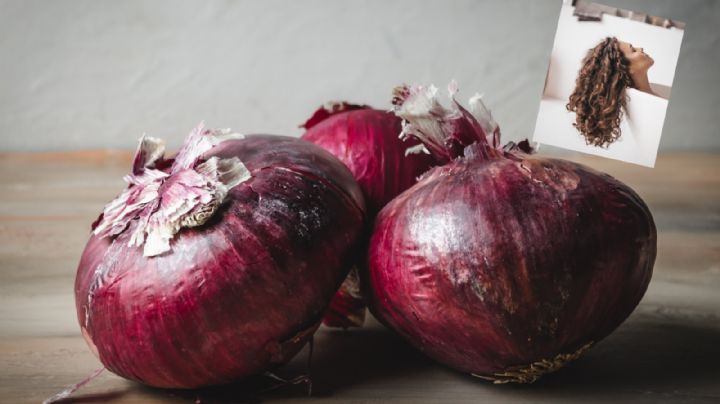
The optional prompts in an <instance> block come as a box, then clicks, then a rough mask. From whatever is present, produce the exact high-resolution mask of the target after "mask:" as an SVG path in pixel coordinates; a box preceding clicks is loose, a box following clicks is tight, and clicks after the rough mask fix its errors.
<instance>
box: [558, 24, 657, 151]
mask: <svg viewBox="0 0 720 404" xmlns="http://www.w3.org/2000/svg"><path fill="white" fill-rule="evenodd" d="M653 63H654V60H653V59H652V58H651V57H650V56H648V55H647V54H646V53H645V52H644V51H643V49H642V48H635V47H634V46H632V45H631V44H629V43H627V42H622V41H619V40H618V39H617V38H615V37H607V38H605V39H604V40H603V41H602V42H600V43H599V44H598V45H597V46H595V47H594V48H592V49H590V50H589V51H588V53H587V56H585V59H583V62H582V68H581V69H580V73H579V75H578V77H577V80H576V82H575V90H574V91H573V93H572V94H571V95H570V100H569V102H568V104H567V105H566V108H567V109H568V111H572V112H575V115H576V117H575V123H574V124H573V125H574V126H575V127H576V128H577V129H578V131H580V133H581V134H582V135H583V136H584V137H585V142H586V143H587V144H588V145H593V146H600V147H607V146H609V145H610V144H611V143H613V142H614V141H616V140H617V139H618V138H619V137H620V122H621V120H622V118H623V110H625V109H626V106H627V95H626V94H625V90H626V89H627V88H628V87H632V88H635V89H637V90H639V91H642V92H646V93H649V94H653V95H657V94H656V93H655V92H654V91H653V88H652V87H651V85H650V82H649V81H648V76H647V71H648V69H650V66H652V65H653Z"/></svg>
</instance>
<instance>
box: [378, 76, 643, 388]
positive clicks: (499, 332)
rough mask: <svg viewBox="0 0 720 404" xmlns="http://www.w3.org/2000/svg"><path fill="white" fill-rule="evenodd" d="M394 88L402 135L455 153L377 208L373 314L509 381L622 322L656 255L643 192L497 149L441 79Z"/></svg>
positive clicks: (550, 365)
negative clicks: (443, 99) (439, 88)
mask: <svg viewBox="0 0 720 404" xmlns="http://www.w3.org/2000/svg"><path fill="white" fill-rule="evenodd" d="M455 91H456V90H455V89H454V88H451V93H452V94H454V92H455ZM397 94H398V98H397V100H398V103H397V108H396V112H397V114H398V115H399V116H401V117H403V118H405V119H407V121H408V123H407V125H406V126H405V130H404V134H405V135H406V136H412V137H416V138H418V139H421V140H422V141H423V142H424V144H426V146H427V147H428V149H429V150H431V151H432V152H433V153H439V154H441V155H444V156H447V157H453V156H457V157H456V158H455V159H454V160H452V161H451V162H449V163H448V164H447V165H445V166H441V167H436V168H433V169H432V170H431V171H430V172H429V173H428V174H427V175H425V176H424V177H423V178H422V179H421V180H420V181H419V182H418V183H417V184H416V185H414V186H413V187H411V188H410V189H408V190H407V191H405V192H404V193H402V194H401V195H400V196H398V197H397V198H395V199H394V200H393V201H391V202H390V203H388V204H387V205H386V206H385V208H383V209H382V211H381V212H380V213H379V215H378V216H377V218H376V221H375V229H374V231H373V234H372V237H371V240H370V246H369V256H368V261H369V263H368V266H369V273H368V277H369V293H370V296H369V299H370V309H371V311H372V312H373V313H374V314H375V315H376V317H378V318H379V319H380V320H381V321H382V322H383V323H384V324H386V325H387V326H388V327H390V328H392V329H394V330H395V331H397V332H398V333H399V334H400V335H402V336H403V337H405V338H406V339H407V340H408V341H410V342H411V343H412V344H413V345H414V346H416V347H417V348H418V349H420V350H421V351H423V352H425V353H426V354H427V355H429V356H430V357H432V358H434V359H436V360H437V361H439V362H442V363H444V364H446V365H448V366H450V367H453V368H455V369H458V370H460V371H462V372H468V373H472V374H474V375H476V376H479V377H482V378H487V379H491V380H494V381H495V382H498V383H502V382H508V381H511V382H533V381H535V380H536V379H537V378H538V377H540V376H541V375H542V374H544V373H547V372H551V371H554V370H556V369H558V368H559V367H560V366H562V365H563V364H564V363H566V362H567V361H569V360H572V359H575V358H576V357H578V356H579V355H580V354H581V353H582V352H583V351H584V350H585V349H587V348H588V347H589V346H590V345H591V344H593V343H596V342H598V341H599V340H601V339H602V338H604V337H605V336H607V335H608V334H609V333H610V332H612V331H613V330H614V329H615V328H616V327H617V326H618V325H620V323H622V321H623V320H624V319H625V318H627V317H628V315H629V314H630V313H631V312H632V311H633V309H634V308H635V307H636V305H637V304H638V302H639V301H640V299H641V298H642V296H643V294H644V293H645V290H646V289H647V286H648V283H649V281H650V277H651V274H652V268H653V264H654V261H655V254H656V230H655V225H654V223H653V219H652V215H651V214H650V211H649V210H648V208H647V206H646V205H645V203H643V201H642V200H641V199H640V197H639V196H638V195H637V194H636V193H635V192H633V190H632V189H630V188H629V187H628V186H626V185H624V184H623V183H621V182H620V181H618V180H616V179H614V178H613V177H611V176H609V175H607V174H603V173H600V172H597V171H595V170H593V169H591V168H588V167H585V166H583V165H580V164H576V163H572V162H569V161H564V160H558V159H548V158H542V157H536V156H531V155H529V154H527V153H526V152H524V151H523V150H521V149H520V148H518V147H517V146H515V145H512V144H510V145H509V146H507V147H506V148H505V149H501V148H499V146H497V144H499V130H498V129H497V125H496V124H495V123H494V121H492V118H491V116H490V114H489V112H488V111H487V110H486V109H485V108H484V106H483V105H482V103H481V102H479V98H475V99H474V100H473V101H472V102H471V106H472V107H473V108H471V111H473V113H470V112H468V111H467V110H465V109H463V108H462V107H461V106H460V105H459V104H457V102H455V101H454V98H453V104H454V107H453V109H451V110H448V109H445V108H444V107H442V106H441V105H440V104H439V102H438V101H437V96H436V90H435V89H434V88H432V87H430V88H423V87H414V88H407V87H404V88H400V89H399V90H398V92H397ZM488 133H495V134H496V135H494V136H490V137H489V136H487V134H488ZM488 138H492V139H494V143H495V145H491V144H490V143H489V142H488V141H487V139H488ZM471 139H472V142H474V143H472V144H471V142H470V140H471ZM496 146H497V147H496ZM523 146H524V148H525V151H527V148H526V147H527V144H526V143H524V144H523ZM463 147H464V150H463ZM461 153H462V155H460V154H461Z"/></svg>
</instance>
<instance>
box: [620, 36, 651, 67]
mask: <svg viewBox="0 0 720 404" xmlns="http://www.w3.org/2000/svg"><path fill="white" fill-rule="evenodd" d="M618 44H619V46H620V51H621V52H622V53H623V55H625V58H626V59H627V60H628V62H630V69H629V70H630V71H631V72H641V71H645V70H647V69H649V68H650V66H652V65H653V63H655V61H654V60H653V58H651V57H650V56H649V55H647V54H646V53H645V51H644V50H643V48H636V47H634V46H632V44H630V43H628V42H623V41H619V42H618Z"/></svg>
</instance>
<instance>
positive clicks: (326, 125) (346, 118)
mask: <svg viewBox="0 0 720 404" xmlns="http://www.w3.org/2000/svg"><path fill="white" fill-rule="evenodd" d="M342 105H349V104H342ZM348 108H349V110H348ZM321 110H322V109H321ZM319 115H320V114H319V113H317V112H316V113H315V115H314V116H313V118H315V119H311V120H310V121H308V123H306V124H305V126H306V127H307V131H306V132H305V134H303V135H302V138H303V139H305V140H307V141H309V142H312V143H315V144H317V145H318V146H320V147H322V148H323V149H325V150H327V151H329V152H330V153H332V154H333V155H334V156H335V157H337V158H338V159H339V160H340V161H342V162H343V163H345V165H346V166H347V167H348V168H349V169H350V171H351V172H352V173H353V176H354V177H355V179H356V180H357V181H358V184H360V188H361V189H362V191H363V195H364V196H365V202H366V203H367V206H368V213H369V215H370V217H373V216H374V215H375V214H376V213H377V212H379V211H380V209H382V207H383V206H385V204H386V203H388V202H389V201H390V200H391V199H392V198H394V197H396V196H397V195H398V194H400V193H401V192H402V191H404V190H406V189H408V188H410V187H411V186H412V185H413V184H415V183H416V182H417V178H418V177H419V176H420V175H422V174H423V173H424V172H426V171H427V170H428V169H429V168H430V167H432V166H434V165H436V162H435V160H434V159H433V158H432V156H430V155H428V154H423V153H409V154H407V150H408V149H409V148H412V147H414V146H417V145H418V144H419V142H418V141H416V140H414V139H409V140H407V141H403V140H402V139H400V138H399V137H398V136H399V135H400V132H401V130H402V128H401V125H400V124H401V122H402V120H401V119H400V118H398V117H396V116H395V115H394V114H393V113H391V112H386V111H380V110H377V109H371V108H368V107H362V106H354V105H349V107H345V108H343V109H340V112H335V113H328V114H327V115H322V116H320V117H318V116H319ZM321 118H322V119H321ZM406 154H407V155H406Z"/></svg>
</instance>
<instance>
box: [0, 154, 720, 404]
mask: <svg viewBox="0 0 720 404" xmlns="http://www.w3.org/2000/svg"><path fill="white" fill-rule="evenodd" d="M567 157H568V156H566V158H567ZM570 158H571V159H572V160H576V161H578V162H581V163H585V164H588V165H590V166H591V167H594V168H596V169H599V170H602V171H606V172H608V173H610V174H611V175H613V176H615V177H616V178H618V179H620V180H622V181H623V182H625V183H627V184H628V185H630V186H631V187H633V188H634V189H635V190H636V191H637V192H638V193H639V194H640V195H641V196H642V197H643V199H645V201H646V202H647V204H648V205H649V207H650V209H651V211H652V212H653V214H654V216H655V220H656V222H657V226H658V257H657V262H656V265H655V274H654V277H653V280H652V282H651V284H650V288H649V290H648V293H647V294H646V296H645V298H644V299H643V301H642V302H641V303H640V306H639V307H638V308H637V310H636V311H635V313H634V314H633V315H632V316H631V317H630V319H629V320H628V321H627V322H625V323H624V324H623V325H622V326H621V327H620V328H619V329H618V330H617V331H616V332H615V333H613V334H612V335H611V336H610V337H608V338H607V339H606V340H604V341H602V342H601V343H599V344H598V345H597V346H596V347H594V348H593V349H591V350H590V351H588V352H587V354H585V355H584V356H583V357H581V358H580V359H579V360H578V361H576V362H574V363H572V364H570V365H569V366H567V367H566V368H564V369H562V370H560V371H559V372H557V373H554V374H551V375H548V376H546V377H545V378H543V379H541V381H539V382H538V383H536V384H533V385H528V386H517V385H506V386H494V385H491V384H488V383H486V382H483V381H481V380H478V379H475V378H472V377H470V376H467V375H463V374H459V373H457V372H454V371H452V370H449V369H446V368H444V367H442V366H439V365H436V364H434V363H433V362H432V361H430V360H429V359H427V358H426V357H425V356H423V355H422V354H420V353H419V352H417V351H415V350H414V349H412V348H411V347H409V346H408V345H406V344H405V343H403V342H402V341H401V340H400V339H399V338H398V337H396V336H395V335H393V334H392V333H391V332H390V331H388V330H386V329H385V328H383V327H382V326H380V325H379V324H378V323H377V322H375V321H373V320H371V321H370V323H369V324H368V326H366V327H365V328H363V329H359V330H351V331H340V330H330V329H326V328H322V329H321V330H320V331H319V332H318V333H317V334H316V337H315V353H314V356H313V360H312V369H311V375H312V380H313V396H312V397H307V396H306V394H305V391H306V390H305V386H303V385H294V386H285V387H281V388H278V389H275V390H271V391H262V390H263V389H268V388H269V387H271V386H272V383H271V382H270V381H269V380H267V379H262V378H255V379H251V380H247V381H245V382H241V383H237V384H235V385H231V386H223V387H216V388H210V389H203V390H199V391H177V390H159V389H151V388H147V387H144V386H141V385H139V384H136V383H132V382H128V381H125V380H124V379H122V378H120V377H117V376H115V375H112V374H110V373H108V372H105V373H103V374H102V375H101V376H100V377H98V378H97V379H95V380H93V381H92V382H90V383H89V384H88V385H87V386H85V387H84V388H82V389H81V390H80V391H78V392H77V393H75V395H73V397H74V399H73V400H72V401H68V402H97V401H108V402H117V403H169V402H173V403H174V402H178V403H192V402H195V400H197V399H200V400H201V401H202V402H207V403H212V402H274V401H282V402H315V401H322V402H329V403H370V402H372V403H375V402H389V401H391V402H407V403H436V402H437V403H447V402H458V403H463V402H523V403H524V402H554V403H557V402H575V401H585V402H587V401H590V402H592V401H607V400H624V401H628V402H648V403H650V402H658V401H661V402H662V401H688V400H690V401H699V402H702V401H707V402H712V401H715V402H717V401H718V400H720V383H719V381H720V366H719V365H718V364H720V344H719V343H718V342H719V341H720V293H718V288H720V175H718V174H720V155H715V154H665V155H661V156H660V157H659V159H658V163H657V166H656V168H655V169H647V168H643V167H638V166H633V165H629V164H624V163H619V162H615V161H611V160H604V159H599V158H593V157H585V156H582V157H581V156H579V155H571V156H570ZM128 168H129V154H128V153H124V152H75V153H42V154H0V190H1V191H0V402H3V403H4V402H7V403H24V402H39V401H42V400H43V399H45V398H47V397H49V396H51V395H53V394H55V393H57V392H58V391H60V390H62V389H63V388H65V387H66V386H67V385H69V384H73V383H76V382H78V381H80V380H82V379H83V378H84V377H85V376H87V375H89V374H90V373H91V372H92V371H94V370H95V369H97V368H99V367H100V366H101V365H100V363H99V362H98V360H97V359H96V358H95V357H94V356H93V355H92V353H91V352H90V350H89V349H88V348H87V346H86V345H85V342H84V341H83V340H82V337H81V336H80V333H79V327H78V325H77V322H76V318H75V309H74V302H73V281H74V276H75V269H76V266H77V261H78V258H79V256H80V253H81V251H82V249H83V247H84V245H85V242H86V240H87V237H88V234H89V225H90V223H91V222H92V220H93V219H94V218H95V217H96V216H97V214H98V213H99V212H100V211H101V209H102V207H103V206H104V204H105V203H106V202H107V201H109V200H110V199H111V198H112V197H114V196H115V195H116V194H117V193H118V192H120V190H121V189H122V187H123V182H122V179H121V178H122V175H124V174H125V173H126V172H127V171H128ZM307 353H308V352H307V349H305V350H303V352H302V353H301V354H300V355H299V356H298V357H296V358H295V359H294V360H293V361H292V362H291V363H290V364H289V365H288V366H286V367H284V368H282V369H281V370H280V371H279V372H278V373H279V374H280V375H281V376H283V377H288V378H292V377H295V376H298V375H301V374H305V373H307V367H306V362H307Z"/></svg>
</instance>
